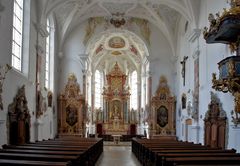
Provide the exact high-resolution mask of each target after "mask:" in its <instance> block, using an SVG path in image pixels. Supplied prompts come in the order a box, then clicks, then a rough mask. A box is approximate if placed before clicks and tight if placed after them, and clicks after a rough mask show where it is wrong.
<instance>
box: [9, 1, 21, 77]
mask: <svg viewBox="0 0 240 166" xmlns="http://www.w3.org/2000/svg"><path fill="white" fill-rule="evenodd" d="M23 4H24V0H14V5H13V31H12V67H14V68H15V69H17V70H18V71H20V72H21V71H22V44H23V11H24V10H23Z"/></svg>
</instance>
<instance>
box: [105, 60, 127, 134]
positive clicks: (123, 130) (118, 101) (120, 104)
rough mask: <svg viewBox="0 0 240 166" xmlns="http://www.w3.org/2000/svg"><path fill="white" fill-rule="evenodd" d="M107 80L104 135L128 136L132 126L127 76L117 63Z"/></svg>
mask: <svg viewBox="0 0 240 166" xmlns="http://www.w3.org/2000/svg"><path fill="white" fill-rule="evenodd" d="M106 79H107V85H105V86H104V88H103V100H104V108H103V110H104V111H103V121H102V124H103V133H105V134H127V133H128V131H129V126H130V118H129V97H130V93H129V87H128V86H126V79H127V75H125V74H124V73H123V72H122V71H121V70H120V68H119V66H118V64H117V63H116V64H115V65H114V68H113V69H112V71H111V72H110V73H109V74H107V75H106Z"/></svg>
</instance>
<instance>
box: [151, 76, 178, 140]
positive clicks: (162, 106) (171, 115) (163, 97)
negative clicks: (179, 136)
mask: <svg viewBox="0 0 240 166" xmlns="http://www.w3.org/2000/svg"><path fill="white" fill-rule="evenodd" d="M151 106H152V109H151V123H150V136H151V137H153V138H157V137H163V136H174V137H175V134H176V125H175V123H176V122H175V110H176V109H175V97H174V96H171V92H170V89H169V87H168V84H167V79H166V78H165V77H164V76H162V77H161V78H160V82H159V86H158V89H157V91H156V95H155V96H154V97H153V98H152V101H151Z"/></svg>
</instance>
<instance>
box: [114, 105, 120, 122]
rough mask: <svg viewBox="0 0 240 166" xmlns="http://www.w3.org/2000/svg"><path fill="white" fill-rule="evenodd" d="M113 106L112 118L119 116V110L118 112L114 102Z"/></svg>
mask: <svg viewBox="0 0 240 166" xmlns="http://www.w3.org/2000/svg"><path fill="white" fill-rule="evenodd" d="M113 107H114V108H113V111H112V119H118V118H120V112H119V109H118V106H117V105H116V104H115V105H114V106H113Z"/></svg>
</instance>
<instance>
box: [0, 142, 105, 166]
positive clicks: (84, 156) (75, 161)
mask: <svg viewBox="0 0 240 166" xmlns="http://www.w3.org/2000/svg"><path fill="white" fill-rule="evenodd" d="M43 142H44V143H43ZM43 142H37V143H29V144H24V145H18V146H13V145H4V146H3V150H0V159H2V163H1V162H0V165H1V164H4V163H6V165H7V163H9V164H11V163H13V165H14V163H16V161H15V160H16V159H17V160H19V161H21V160H25V161H29V164H33V165H34V163H33V162H32V161H36V163H38V164H39V165H40V162H43V165H44V162H50V161H51V162H53V165H54V164H55V163H56V162H62V163H59V164H61V165H86V166H93V165H94V164H95V162H96V161H97V159H98V157H99V156H100V155H101V153H102V152H103V141H102V139H73V140H69V139H58V140H48V141H43ZM19 164H20V165H21V163H19ZM48 164H49V165H50V164H51V163H48Z"/></svg>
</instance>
